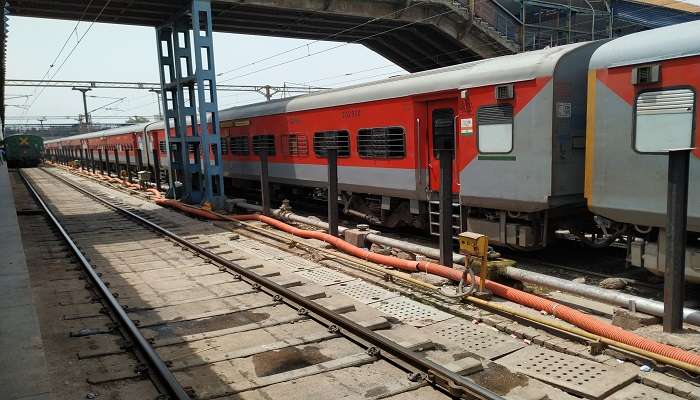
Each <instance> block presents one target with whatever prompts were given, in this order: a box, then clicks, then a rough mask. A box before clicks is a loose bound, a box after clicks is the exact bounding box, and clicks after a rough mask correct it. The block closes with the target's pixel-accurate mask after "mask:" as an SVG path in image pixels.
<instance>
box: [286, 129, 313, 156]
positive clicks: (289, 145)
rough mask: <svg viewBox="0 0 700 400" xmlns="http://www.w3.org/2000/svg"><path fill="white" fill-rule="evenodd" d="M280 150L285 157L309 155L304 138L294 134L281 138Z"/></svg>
mask: <svg viewBox="0 0 700 400" xmlns="http://www.w3.org/2000/svg"><path fill="white" fill-rule="evenodd" d="M282 149H283V151H284V155H286V156H306V155H308V154H309V145H308V144H307V140H306V136H304V135H301V134H296V133H291V134H288V135H283V136H282Z"/></svg>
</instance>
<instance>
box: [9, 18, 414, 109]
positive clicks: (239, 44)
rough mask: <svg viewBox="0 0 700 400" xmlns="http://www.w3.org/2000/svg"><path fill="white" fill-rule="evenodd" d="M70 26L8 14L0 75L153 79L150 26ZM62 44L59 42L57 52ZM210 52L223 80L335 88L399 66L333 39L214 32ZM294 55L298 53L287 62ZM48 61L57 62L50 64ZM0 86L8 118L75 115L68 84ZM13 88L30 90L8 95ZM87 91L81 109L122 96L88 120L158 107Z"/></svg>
mask: <svg viewBox="0 0 700 400" xmlns="http://www.w3.org/2000/svg"><path fill="white" fill-rule="evenodd" d="M75 26H76V22H75V21H58V20H49V19H36V18H25V17H10V22H9V34H8V39H9V40H8V48H7V79H42V78H44V76H45V75H46V74H47V72H48V77H49V79H53V80H96V81H127V82H158V81H159V77H158V60H157V57H156V55H157V54H156V42H155V30H154V29H153V28H148V27H134V26H126V25H111V24H94V25H93V26H92V27H91V28H90V22H89V21H88V22H82V23H80V24H78V27H77V30H76V31H75V32H74V28H75ZM85 32H87V34H85ZM84 34H85V36H84V37H83V35H84ZM81 37H83V39H82V40H80V42H79V39H80V38H81ZM64 43H65V44H66V45H65V48H63V51H62V52H61V53H59V51H60V50H61V49H62V47H63V45H64ZM76 45H77V46H76ZM334 47H336V48H334ZM293 49H294V50H293ZM289 50H291V51H289ZM324 50H325V51H324ZM71 51H72V54H71V55H70V57H68V56H69V54H70V53H71ZM287 51H288V52H287ZM281 52H286V53H285V54H279V53H281ZM319 52H320V53H319ZM314 53H319V54H314ZM59 54H60V55H59ZM57 56H58V57H57ZM214 56H215V68H216V72H217V74H221V73H225V74H223V75H222V76H219V77H217V80H218V83H220V84H230V85H283V84H284V83H285V82H287V83H288V84H306V85H313V86H322V87H341V86H347V85H352V84H356V83H361V82H364V81H371V80H378V79H382V78H386V77H389V76H395V75H399V74H403V73H405V71H404V70H403V69H401V68H400V67H398V66H396V65H394V64H393V63H391V62H390V61H388V60H386V59H385V58H383V57H382V56H380V55H378V54H377V53H374V52H373V51H371V50H369V49H367V48H365V47H364V46H362V45H357V44H344V45H343V44H340V43H336V42H313V41H310V40H297V39H287V38H275V37H264V36H250V35H235V34H228V33H221V34H218V33H215V34H214ZM268 58H269V59H268ZM294 59H299V60H296V61H291V62H288V61H290V60H294ZM54 60H57V61H56V62H55V64H54V67H53V68H50V65H51V64H52V62H53V61H54ZM64 61H65V63H64ZM61 64H63V67H62V68H60V69H59V67H60V65H61ZM276 64H283V65H280V66H275V65H276ZM5 93H6V95H5V104H6V105H9V107H6V114H7V116H8V121H7V122H8V123H19V122H25V121H26V123H38V121H37V119H38V118H41V117H44V116H46V117H47V122H56V123H72V122H75V121H71V120H67V119H51V117H52V116H71V117H75V118H76V119H77V116H78V114H82V113H83V104H82V97H81V94H80V93H79V92H76V91H72V90H71V89H70V88H45V89H41V88H39V89H35V88H24V87H6V89H5ZM20 95H32V97H28V98H21V97H15V96H20ZM88 96H99V97H88V99H87V100H88V110H92V109H95V108H98V107H100V106H103V105H105V104H107V103H110V102H113V101H115V100H117V99H119V98H122V97H126V99H125V100H122V101H117V102H116V103H115V104H114V105H112V106H110V107H108V108H105V109H102V110H99V111H96V112H95V113H94V114H93V120H94V121H95V122H106V121H108V120H107V119H102V118H99V117H102V116H120V118H117V119H113V120H112V121H121V122H123V121H124V120H125V119H126V116H132V115H143V116H150V117H151V118H153V116H154V115H157V114H158V105H157V100H156V95H155V94H154V93H149V92H148V91H145V90H124V89H95V90H93V91H91V92H88ZM264 100H265V99H264V97H263V96H262V95H259V94H256V93H232V92H220V93H219V108H221V109H223V108H227V107H231V106H236V105H242V104H248V103H255V102H259V101H264ZM16 106H20V107H24V108H20V107H16ZM29 106H31V108H29V109H27V107H29ZM17 117H22V119H21V120H17ZM95 117H98V118H95Z"/></svg>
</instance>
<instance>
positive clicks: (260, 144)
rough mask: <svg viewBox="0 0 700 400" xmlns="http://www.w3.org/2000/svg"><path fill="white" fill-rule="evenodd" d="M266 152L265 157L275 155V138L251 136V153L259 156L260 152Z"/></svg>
mask: <svg viewBox="0 0 700 400" xmlns="http://www.w3.org/2000/svg"><path fill="white" fill-rule="evenodd" d="M263 150H267V155H269V156H274V155H275V136H274V135H256V136H253V153H255V154H260V152H261V151H263Z"/></svg>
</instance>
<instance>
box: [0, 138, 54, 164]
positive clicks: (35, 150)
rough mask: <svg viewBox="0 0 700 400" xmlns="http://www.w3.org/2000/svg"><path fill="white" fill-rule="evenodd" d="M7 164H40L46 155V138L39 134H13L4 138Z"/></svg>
mask: <svg viewBox="0 0 700 400" xmlns="http://www.w3.org/2000/svg"><path fill="white" fill-rule="evenodd" d="M3 144H4V146H5V154H6V157H7V166H8V167H10V168H30V167H36V166H38V165H39V164H40V163H41V161H42V157H43V156H44V139H43V138H42V137H41V136H37V135H21V134H20V135H11V136H7V137H6V138H5V140H3Z"/></svg>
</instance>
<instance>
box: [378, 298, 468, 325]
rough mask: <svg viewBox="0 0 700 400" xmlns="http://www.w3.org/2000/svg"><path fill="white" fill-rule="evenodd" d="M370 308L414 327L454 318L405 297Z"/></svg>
mask: <svg viewBox="0 0 700 400" xmlns="http://www.w3.org/2000/svg"><path fill="white" fill-rule="evenodd" d="M371 306H372V307H374V308H376V309H377V310H379V311H381V312H383V313H385V314H387V315H390V316H392V317H394V318H396V319H399V320H401V321H403V322H404V323H406V324H409V325H413V326H416V327H422V326H427V325H432V324H434V323H436V322H440V321H444V320H446V319H449V318H452V317H454V316H453V315H452V314H448V313H446V312H442V311H440V310H438V309H436V308H433V307H430V306H426V305H425V304H422V303H419V302H417V301H415V300H411V299H407V298H405V297H395V298H393V299H389V300H385V301H382V302H381V303H376V304H371Z"/></svg>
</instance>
